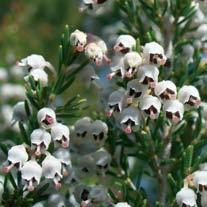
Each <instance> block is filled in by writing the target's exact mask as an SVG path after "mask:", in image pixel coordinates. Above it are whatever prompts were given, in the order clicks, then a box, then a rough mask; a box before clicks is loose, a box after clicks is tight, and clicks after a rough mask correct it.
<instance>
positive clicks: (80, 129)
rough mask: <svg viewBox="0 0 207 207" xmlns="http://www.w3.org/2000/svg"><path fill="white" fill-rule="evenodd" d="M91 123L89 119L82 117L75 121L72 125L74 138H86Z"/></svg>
mask: <svg viewBox="0 0 207 207" xmlns="http://www.w3.org/2000/svg"><path fill="white" fill-rule="evenodd" d="M91 122H92V121H91V118H89V117H83V118H82V119H79V120H78V121H76V122H75V124H74V128H75V133H76V136H77V137H82V138H84V137H86V135H87V134H88V131H89V128H90V126H91Z"/></svg>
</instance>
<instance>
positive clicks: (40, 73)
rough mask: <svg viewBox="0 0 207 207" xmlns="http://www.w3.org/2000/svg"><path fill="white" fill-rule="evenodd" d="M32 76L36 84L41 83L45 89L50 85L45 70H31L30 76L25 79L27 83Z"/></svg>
mask: <svg viewBox="0 0 207 207" xmlns="http://www.w3.org/2000/svg"><path fill="white" fill-rule="evenodd" d="M30 76H31V77H32V78H33V79H34V81H35V82H36V83H37V82H38V81H39V82H40V83H41V85H42V86H43V87H46V86H47V85H48V75H47V73H46V72H45V71H44V70H42V69H39V68H37V69H35V70H31V71H30V73H29V75H27V76H25V77H24V79H25V81H29V77H30Z"/></svg>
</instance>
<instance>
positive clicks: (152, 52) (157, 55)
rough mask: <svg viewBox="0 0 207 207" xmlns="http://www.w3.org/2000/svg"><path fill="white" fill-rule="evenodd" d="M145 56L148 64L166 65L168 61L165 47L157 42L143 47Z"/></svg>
mask: <svg viewBox="0 0 207 207" xmlns="http://www.w3.org/2000/svg"><path fill="white" fill-rule="evenodd" d="M143 58H144V61H145V63H146V64H156V65H164V64H165V63H166V61H167V58H166V56H165V54H164V49H163V47H162V46H161V45H159V44H158V43H157V42H149V43H146V44H145V46H144V47H143Z"/></svg>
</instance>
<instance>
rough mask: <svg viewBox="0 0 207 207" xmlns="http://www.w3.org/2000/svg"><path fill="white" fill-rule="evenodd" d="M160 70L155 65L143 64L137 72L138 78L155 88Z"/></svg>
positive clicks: (144, 83)
mask: <svg viewBox="0 0 207 207" xmlns="http://www.w3.org/2000/svg"><path fill="white" fill-rule="evenodd" d="M158 75H159V70H158V69H157V67H156V66H154V65H142V66H140V67H139V70H138V72H137V79H138V80H139V82H140V83H142V84H143V85H148V86H149V87H150V88H154V87H155V86H156V84H157V82H158Z"/></svg>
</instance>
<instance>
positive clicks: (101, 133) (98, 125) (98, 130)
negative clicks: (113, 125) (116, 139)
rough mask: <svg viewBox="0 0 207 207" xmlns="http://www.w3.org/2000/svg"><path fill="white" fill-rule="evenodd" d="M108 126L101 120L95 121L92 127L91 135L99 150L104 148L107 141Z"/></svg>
mask: <svg viewBox="0 0 207 207" xmlns="http://www.w3.org/2000/svg"><path fill="white" fill-rule="evenodd" d="M107 133H108V126H107V125H106V123H104V122H102V121H101V120H96V121H94V122H93V123H92V124H91V126H90V134H91V135H92V139H93V141H94V142H95V144H96V146H97V147H98V148H100V147H102V146H103V145H104V143H105V141H106V138H107Z"/></svg>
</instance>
